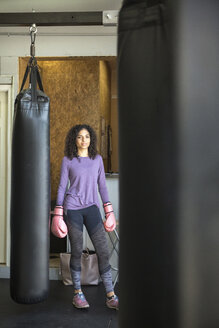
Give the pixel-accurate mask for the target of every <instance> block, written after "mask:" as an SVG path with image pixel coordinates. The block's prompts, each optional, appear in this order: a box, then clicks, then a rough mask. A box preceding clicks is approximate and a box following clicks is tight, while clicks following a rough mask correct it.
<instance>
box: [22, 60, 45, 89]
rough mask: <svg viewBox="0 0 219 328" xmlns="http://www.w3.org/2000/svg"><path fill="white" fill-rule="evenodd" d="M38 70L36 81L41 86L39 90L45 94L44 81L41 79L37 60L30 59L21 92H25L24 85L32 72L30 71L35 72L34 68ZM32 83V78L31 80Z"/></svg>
mask: <svg viewBox="0 0 219 328" xmlns="http://www.w3.org/2000/svg"><path fill="white" fill-rule="evenodd" d="M33 59H34V62H33ZM34 67H35V68H36V72H35V79H36V81H37V82H38V85H39V88H40V90H41V91H42V92H44V90H43V84H42V80H41V77H40V73H39V69H38V66H37V61H36V59H35V58H32V57H31V58H30V60H29V62H28V64H27V67H26V71H25V73H24V78H23V81H22V84H21V88H20V92H21V91H22V90H23V88H24V85H25V82H26V80H27V77H28V74H29V72H30V69H31V71H32V70H33V68H34ZM30 81H31V78H30Z"/></svg>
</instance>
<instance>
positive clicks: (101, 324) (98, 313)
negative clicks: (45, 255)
mask: <svg viewBox="0 0 219 328" xmlns="http://www.w3.org/2000/svg"><path fill="white" fill-rule="evenodd" d="M82 289H83V291H84V294H85V295H86V298H87V301H88V302H89V304H90V308H89V309H84V310H83V309H76V308H74V306H73V305H72V304H71V301H72V286H64V285H63V283H62V281H60V280H53V281H50V293H49V297H48V299H47V300H46V301H44V302H42V303H38V304H33V305H22V304H17V303H15V302H14V301H13V300H12V299H11V297H10V281H9V279H0V327H1V328H50V327H51V328H68V327H69V328H70V327H71V328H117V327H118V311H116V310H112V309H108V308H107V307H106V305H105V293H104V287H103V284H102V283H100V284H99V285H98V286H83V288H82ZM115 291H116V293H117V294H118V286H116V288H115Z"/></svg>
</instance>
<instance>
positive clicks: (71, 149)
mask: <svg viewBox="0 0 219 328" xmlns="http://www.w3.org/2000/svg"><path fill="white" fill-rule="evenodd" d="M83 129H85V130H87V131H88V132H89V134H90V146H89V147H88V156H89V157H90V158H92V159H94V158H95V156H96V155H97V137H96V133H95V132H94V130H93V129H92V127H91V126H89V125H87V124H78V125H75V126H73V127H72V128H71V129H70V130H69V131H68V133H67V135H66V139H65V151H64V153H65V156H67V157H68V158H69V159H72V158H73V157H77V158H78V148H77V146H76V138H77V136H78V134H79V132H80V131H81V130H83Z"/></svg>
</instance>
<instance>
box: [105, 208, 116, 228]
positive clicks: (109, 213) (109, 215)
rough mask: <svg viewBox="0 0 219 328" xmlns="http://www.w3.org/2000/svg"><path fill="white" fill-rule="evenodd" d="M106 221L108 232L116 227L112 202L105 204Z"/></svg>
mask: <svg viewBox="0 0 219 328" xmlns="http://www.w3.org/2000/svg"><path fill="white" fill-rule="evenodd" d="M103 209H104V212H105V217H106V221H105V222H104V228H105V230H106V231H107V232H111V231H113V230H115V228H116V218H115V215H114V212H113V207H112V204H111V203H110V202H107V203H104V204H103Z"/></svg>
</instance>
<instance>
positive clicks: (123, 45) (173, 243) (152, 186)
mask: <svg viewBox="0 0 219 328" xmlns="http://www.w3.org/2000/svg"><path fill="white" fill-rule="evenodd" d="M166 2H167V1H159V0H143V1H140V0H125V1H124V2H123V6H122V8H121V10H120V13H119V28H118V32H119V36H118V94H119V97H118V99H119V148H120V154H119V155H120V157H119V166H120V179H119V180H120V188H119V189H120V227H119V228H120V269H119V273H120V278H119V284H120V309H119V325H120V327H121V328H133V327H150V328H161V327H162V328H164V327H165V328H166V327H168V328H177V327H178V326H177V319H178V315H177V308H178V306H177V297H178V295H177V272H176V271H177V216H176V206H177V152H176V133H175V130H176V126H175V122H174V119H175V117H174V110H173V107H172V105H171V56H170V55H171V53H170V44H169V38H170V33H169V32H170V31H169V9H168V7H167V5H166Z"/></svg>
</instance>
